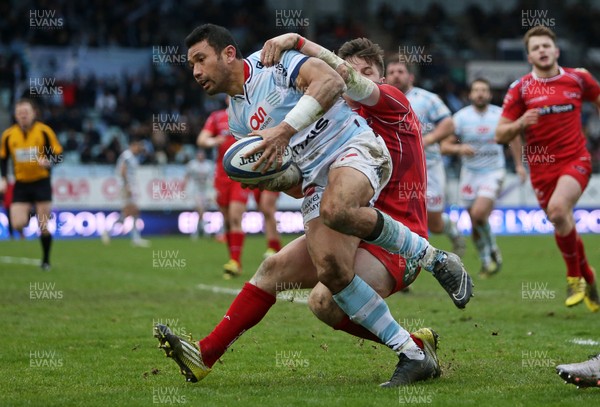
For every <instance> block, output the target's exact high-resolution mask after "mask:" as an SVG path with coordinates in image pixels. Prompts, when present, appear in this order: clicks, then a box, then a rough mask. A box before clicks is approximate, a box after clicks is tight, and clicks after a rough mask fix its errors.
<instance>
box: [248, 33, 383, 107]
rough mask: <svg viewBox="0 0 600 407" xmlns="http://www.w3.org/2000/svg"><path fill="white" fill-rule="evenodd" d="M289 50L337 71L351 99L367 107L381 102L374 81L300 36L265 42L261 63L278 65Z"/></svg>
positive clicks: (281, 37) (284, 36) (282, 36)
mask: <svg viewBox="0 0 600 407" xmlns="http://www.w3.org/2000/svg"><path fill="white" fill-rule="evenodd" d="M289 49H297V50H298V51H300V52H302V53H303V54H304V55H307V56H309V57H315V58H318V59H320V60H322V61H323V62H325V63H327V65H329V66H330V67H331V68H333V69H335V70H336V72H337V73H338V74H339V75H340V76H341V77H342V78H343V80H344V82H345V84H346V85H347V89H346V95H348V97H350V98H351V99H353V100H356V101H357V102H360V103H361V104H363V105H366V106H374V105H376V104H377V102H378V101H379V88H378V87H377V86H376V85H375V83H373V81H371V80H369V79H367V78H364V77H363V76H362V75H360V73H358V72H357V71H356V70H355V69H354V68H352V67H351V66H350V65H349V64H348V63H346V62H345V61H344V60H343V59H341V58H340V57H338V56H337V55H336V54H334V53H333V52H331V51H329V50H327V49H325V48H323V47H322V46H320V45H319V44H317V43H314V42H312V41H310V40H307V39H305V38H303V37H302V36H300V35H299V34H294V33H290V34H284V35H280V36H279V37H275V38H272V39H270V40H268V41H267V42H265V45H264V46H263V49H262V51H261V54H260V57H261V62H262V63H263V64H264V65H266V66H271V65H273V64H276V63H277V62H279V60H280V59H281V53H282V52H283V51H286V50H289Z"/></svg>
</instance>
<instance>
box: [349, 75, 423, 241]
mask: <svg viewBox="0 0 600 407" xmlns="http://www.w3.org/2000/svg"><path fill="white" fill-rule="evenodd" d="M377 86H378V87H379V92H380V96H379V101H378V102H377V104H376V105H375V106H364V105H361V107H360V108H359V109H357V110H356V111H357V112H358V113H359V114H360V115H361V116H362V117H363V118H365V119H366V120H367V123H369V126H371V128H372V129H373V131H375V133H377V134H378V135H380V136H381V137H382V138H383V140H384V141H385V144H386V146H387V148H388V150H389V151H390V155H391V157H392V163H393V170H392V174H391V178H390V181H389V182H388V184H387V185H386V186H385V188H384V189H383V190H382V191H381V194H380V195H379V198H378V199H377V202H375V207H376V208H378V209H381V210H382V211H383V212H385V213H387V214H388V215H390V216H391V217H392V218H394V219H396V220H400V221H402V223H403V224H404V225H406V226H407V227H408V228H409V229H410V230H412V231H413V232H415V233H417V234H418V235H420V236H423V237H425V238H427V207H426V191H427V169H426V164H425V153H424V150H423V138H422V137H421V124H420V122H419V119H418V117H417V115H416V114H415V113H414V112H413V110H412V108H411V106H410V102H409V101H408V99H407V98H406V96H404V94H403V93H402V92H401V91H400V90H398V89H397V88H395V87H393V86H390V85H385V84H384V85H377Z"/></svg>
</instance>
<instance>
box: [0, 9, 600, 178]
mask: <svg viewBox="0 0 600 407" xmlns="http://www.w3.org/2000/svg"><path fill="white" fill-rule="evenodd" d="M350 3H352V2H350ZM359 3H360V2H359ZM559 3H560V2H559ZM365 7H366V6H365ZM537 7H538V6H536V5H535V4H534V2H533V1H528V0H523V1H520V2H519V3H518V5H517V6H516V7H515V8H514V9H512V10H510V11H506V12H502V11H496V12H492V13H489V12H488V13H486V12H484V11H483V9H482V8H480V7H479V6H477V5H471V6H469V7H468V8H467V10H466V11H465V12H464V13H462V14H461V15H458V16H449V15H448V14H447V12H446V11H445V10H444V8H443V7H441V6H440V5H438V4H435V3H433V4H432V5H431V6H430V7H429V8H428V9H427V10H426V11H425V12H423V13H420V14H418V13H415V12H414V11H411V10H409V9H402V10H400V11H398V9H397V7H394V6H392V3H391V2H387V4H386V3H382V5H381V6H380V7H379V9H378V10H377V11H376V13H374V14H373V15H372V16H370V17H369V18H361V17H360V16H358V17H357V16H356V13H346V14H344V13H331V14H328V15H327V14H326V15H319V16H318V18H316V21H313V20H311V21H310V24H311V25H312V26H311V27H310V32H309V31H308V29H309V27H308V26H302V25H301V26H298V27H291V30H293V31H298V32H300V33H302V34H304V35H310V36H312V37H313V38H314V39H316V41H317V42H319V43H321V44H323V45H325V46H327V47H328V48H331V49H337V47H339V45H341V44H342V43H343V42H344V41H347V40H349V39H352V38H356V37H360V36H374V35H375V36H376V38H377V40H378V41H379V42H380V43H381V44H382V45H384V46H385V47H386V48H387V49H388V50H389V52H390V54H391V53H393V52H395V50H394V48H395V47H397V44H402V43H404V42H406V43H410V44H419V45H421V46H425V47H426V49H427V52H428V53H429V54H431V55H432V56H433V58H432V60H433V63H430V64H424V65H422V66H419V73H418V85H419V86H422V87H425V88H427V89H429V90H432V91H434V92H436V93H438V94H439V95H440V96H441V97H442V98H443V99H444V101H445V102H446V103H447V105H448V107H450V109H451V110H452V111H453V112H454V111H457V110H458V109H460V108H462V107H463V106H465V105H466V104H467V103H468V100H467V89H466V87H467V85H466V83H465V69H464V62H465V61H466V60H468V59H473V58H480V59H493V58H496V57H498V56H497V52H498V51H497V47H496V44H497V41H498V40H499V39H502V38H519V37H521V36H522V34H523V30H522V27H521V26H520V25H519V24H518V22H519V21H520V19H521V10H527V9H533V8H537ZM31 10H51V11H54V12H55V14H53V17H55V18H59V19H61V20H60V21H61V27H60V29H50V30H32V29H31V27H30V21H29V20H30V16H31V15H30V13H31ZM0 13H1V15H2V19H1V20H0V103H2V104H3V105H5V106H7V107H8V106H12V103H13V102H14V100H15V99H16V98H18V97H21V96H27V94H26V93H23V92H21V93H20V94H17V93H18V92H19V89H20V88H19V87H18V86H16V84H17V83H19V81H24V80H27V79H26V78H28V72H29V71H30V66H29V65H30V61H29V60H28V57H27V45H46V46H63V47H70V48H78V47H79V48H81V47H83V48H95V47H111V46H118V47H134V48H152V47H154V46H159V45H164V46H169V45H175V44H182V39H183V38H184V37H185V36H186V35H187V34H188V33H189V31H190V30H191V28H193V27H195V26H197V25H199V24H201V23H204V22H212V23H215V24H221V25H225V26H227V27H229V28H230V29H231V31H232V32H233V34H234V36H235V37H236V38H237V39H238V40H239V41H240V44H239V45H240V47H241V48H242V51H243V53H244V54H248V53H250V52H252V51H254V50H257V49H259V48H260V47H261V46H262V44H263V42H264V40H266V39H267V38H270V37H272V36H275V35H279V34H281V33H283V32H285V31H289V30H290V29H288V30H286V29H285V27H283V28H282V27H278V26H277V24H275V23H274V21H275V16H274V11H273V10H272V9H270V8H269V7H267V2H266V0H254V1H242V0H224V1H216V0H183V1H175V0H131V1H127V2H122V1H117V0H89V1H87V2H83V3H82V2H77V1H70V0H21V1H16V0H15V1H8V2H1V3H0ZM303 17H306V14H304V15H303ZM551 17H553V18H555V19H556V31H557V34H558V35H559V36H561V37H563V36H567V37H568V39H569V40H570V41H571V42H572V43H575V44H578V46H579V47H581V48H582V49H584V48H589V47H598V46H600V24H595V22H596V21H598V19H600V11H599V10H598V9H597V8H596V9H594V8H590V7H585V6H583V5H581V4H580V3H578V2H575V3H573V2H572V3H570V4H569V5H566V4H558V3H555V2H553V4H552V14H551ZM506 21H516V22H517V23H516V24H506V23H505V22H506ZM265 22H271V23H265ZM582 62H586V61H585V60H582ZM591 70H593V69H591ZM59 85H60V86H61V89H62V97H60V98H58V99H57V98H38V99H37V101H38V102H39V105H40V111H41V113H40V114H41V119H42V120H43V121H45V122H47V123H48V124H49V125H50V126H52V127H53V128H54V129H55V131H56V132H57V134H59V137H60V140H61V141H62V142H63V144H64V145H65V147H66V151H67V156H68V157H70V158H69V159H70V160H71V161H73V162H82V163H106V164H112V163H114V162H115V161H116V158H117V156H118V154H119V153H120V152H121V151H122V150H123V149H124V148H125V147H126V146H125V145H126V143H127V139H128V138H129V137H130V136H139V137H142V138H144V139H145V140H146V154H145V156H144V163H177V162H186V161H187V160H189V159H190V158H192V156H193V151H194V144H195V139H196V136H197V134H198V133H199V131H200V130H201V128H202V126H203V124H204V121H205V120H206V118H207V116H208V114H209V113H210V112H211V111H212V110H215V109H217V108H221V107H222V106H223V100H222V99H219V98H207V97H206V96H205V95H204V94H203V92H202V91H201V90H200V88H199V87H198V85H196V84H195V83H194V80H193V77H192V75H191V73H190V71H189V69H188V68H187V67H186V66H185V64H179V65H177V64H173V65H172V66H170V67H169V68H168V69H164V67H160V66H152V67H150V68H149V69H148V70H147V73H146V74H143V75H141V74H140V75H131V74H130V75H126V74H123V75H121V76H119V77H112V78H96V77H94V76H86V77H84V76H80V75H77V74H76V75H74V77H73V78H70V79H69V80H67V81H63V82H61V83H60V84H59ZM504 93H505V89H498V90H496V91H495V93H494V101H493V102H494V103H496V104H501V101H502V97H503V95H504ZM161 117H171V118H172V117H175V118H176V121H177V123H170V124H171V125H169V126H164V125H161V124H164V123H165V121H164V120H161ZM584 120H585V127H586V131H587V132H588V135H589V140H590V148H591V149H592V151H593V155H594V157H595V169H596V171H598V170H600V123H599V120H598V117H597V114H595V112H593V111H591V110H588V111H586V114H584ZM157 123H158V124H159V125H157Z"/></svg>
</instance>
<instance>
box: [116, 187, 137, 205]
mask: <svg viewBox="0 0 600 407" xmlns="http://www.w3.org/2000/svg"><path fill="white" fill-rule="evenodd" d="M129 190H130V191H131V195H130V194H129V193H127V188H125V187H121V199H123V205H124V206H127V205H135V206H138V200H139V196H140V193H139V191H138V188H137V187H135V186H130V187H129Z"/></svg>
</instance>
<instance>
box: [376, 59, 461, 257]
mask: <svg viewBox="0 0 600 407" xmlns="http://www.w3.org/2000/svg"><path fill="white" fill-rule="evenodd" d="M385 77H386V80H387V83H388V84H390V85H392V86H395V87H397V88H398V89H400V90H401V91H402V92H403V93H404V94H405V95H406V97H407V98H408V100H409V101H410V105H411V106H412V108H413V110H414V111H415V113H417V116H418V117H419V121H420V122H421V134H422V135H423V145H424V146H425V159H426V160H427V226H428V227H429V231H430V232H431V233H435V234H439V233H444V234H445V235H446V236H448V238H449V239H450V241H451V242H452V250H453V251H454V253H456V254H458V255H459V256H460V257H462V256H463V255H464V253H465V248H466V246H465V238H464V237H463V236H462V235H461V234H460V232H459V231H458V228H457V227H456V223H455V222H453V221H452V220H451V219H450V217H449V216H448V215H447V214H446V213H444V202H445V195H446V170H445V169H444V161H443V160H442V154H441V152H440V145H439V143H440V141H442V140H443V139H445V138H446V137H448V136H450V135H451V134H452V133H453V131H454V124H453V122H452V113H451V112H450V109H448V107H447V106H446V105H445V104H444V102H442V99H440V98H439V96H438V95H436V94H434V93H431V92H429V91H427V90H425V89H422V88H418V87H416V86H413V83H414V80H415V76H414V74H413V73H412V72H411V71H410V69H409V67H408V66H407V64H406V63H405V62H404V61H402V60H401V58H400V57H399V56H396V57H395V58H392V59H390V60H389V61H388V62H387V67H386V73H385Z"/></svg>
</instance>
